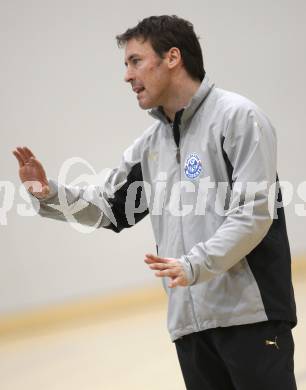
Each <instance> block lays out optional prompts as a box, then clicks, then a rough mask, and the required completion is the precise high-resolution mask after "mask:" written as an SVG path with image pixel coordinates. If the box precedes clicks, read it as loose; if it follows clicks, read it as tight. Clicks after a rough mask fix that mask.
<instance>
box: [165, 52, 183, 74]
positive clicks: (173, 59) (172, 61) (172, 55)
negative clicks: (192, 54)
mask: <svg viewBox="0 0 306 390" xmlns="http://www.w3.org/2000/svg"><path fill="white" fill-rule="evenodd" d="M167 60H168V68H169V69H173V68H175V67H176V66H177V65H179V64H180V63H181V62H182V56H181V51H180V49H178V48H177V47H171V49H170V50H169V51H168V53H167Z"/></svg>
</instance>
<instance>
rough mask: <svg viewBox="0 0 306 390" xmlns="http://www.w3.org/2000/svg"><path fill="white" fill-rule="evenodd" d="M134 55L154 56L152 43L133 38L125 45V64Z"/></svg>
mask: <svg viewBox="0 0 306 390" xmlns="http://www.w3.org/2000/svg"><path fill="white" fill-rule="evenodd" d="M133 55H135V56H136V55H142V56H144V55H154V56H155V51H154V49H153V48H152V46H151V43H150V41H149V40H148V39H147V40H146V41H143V39H141V38H139V39H136V38H132V39H130V40H129V41H128V42H127V43H126V45H125V62H127V61H128V60H129V59H130V58H131V57H132V56H133Z"/></svg>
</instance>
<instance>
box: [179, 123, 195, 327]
mask: <svg viewBox="0 0 306 390" xmlns="http://www.w3.org/2000/svg"><path fill="white" fill-rule="evenodd" d="M175 125H176V124H174V126H175ZM174 126H173V127H174ZM172 130H174V129H173V128H172ZM177 131H179V125H177ZM180 138H181V137H180ZM175 144H176V143H175ZM176 162H177V164H178V165H179V172H180V179H182V177H181V151H180V140H179V143H178V145H177V149H176ZM180 208H182V199H181V197H180ZM180 223H181V235H182V244H183V249H184V252H185V251H186V250H185V243H184V239H183V222H182V217H181V218H180ZM187 288H188V295H189V300H190V303H191V310H192V314H193V319H194V323H195V326H196V329H197V331H198V332H199V331H200V327H199V324H198V320H197V317H196V313H195V308H194V303H193V298H192V295H191V291H190V286H187Z"/></svg>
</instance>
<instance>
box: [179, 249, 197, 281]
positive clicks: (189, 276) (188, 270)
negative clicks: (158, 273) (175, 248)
mask: <svg viewBox="0 0 306 390" xmlns="http://www.w3.org/2000/svg"><path fill="white" fill-rule="evenodd" d="M178 261H179V262H180V263H181V264H182V265H183V268H184V271H185V273H186V275H187V281H188V285H192V284H194V282H195V277H194V272H193V268H192V264H191V263H190V261H189V259H188V256H182V257H181V258H180V259H178Z"/></svg>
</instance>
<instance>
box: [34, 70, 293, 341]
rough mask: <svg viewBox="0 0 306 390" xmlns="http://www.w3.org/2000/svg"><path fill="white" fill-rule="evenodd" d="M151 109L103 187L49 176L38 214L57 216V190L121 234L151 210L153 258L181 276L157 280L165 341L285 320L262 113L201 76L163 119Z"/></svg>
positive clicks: (285, 256) (284, 274)
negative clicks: (183, 280)
mask: <svg viewBox="0 0 306 390" xmlns="http://www.w3.org/2000/svg"><path fill="white" fill-rule="evenodd" d="M150 114H151V115H152V116H153V117H154V118H155V119H156V121H155V123H154V124H153V125H152V126H151V127H150V128H149V129H147V131H145V132H144V134H143V135H142V136H141V137H140V138H138V139H137V140H136V141H135V142H134V143H133V145H132V146H131V147H130V148H128V149H127V150H126V151H125V153H124V154H123V158H122V161H121V163H120V165H119V167H118V168H116V169H114V170H112V171H111V172H110V174H109V175H108V177H107V180H106V181H105V183H104V184H103V186H89V187H86V188H77V187H64V188H63V187H60V186H58V184H57V183H56V182H54V181H52V180H51V181H50V186H51V194H50V196H49V197H48V198H47V199H46V200H44V201H41V204H40V206H41V207H40V214H41V215H42V216H45V217H50V218H55V219H61V220H65V219H66V216H65V214H64V213H63V206H61V205H60V202H59V196H58V191H59V190H60V191H62V192H61V193H63V194H65V196H66V197H67V200H68V204H69V205H73V204H75V202H76V201H79V200H82V201H83V206H82V207H81V209H80V210H79V211H78V210H74V211H72V212H74V217H75V218H76V219H77V220H78V221H79V222H80V223H83V224H91V225H93V224H95V223H97V221H98V226H99V227H104V228H108V229H112V230H114V231H115V232H120V230H122V229H123V228H126V227H130V226H132V225H133V224H135V223H137V222H138V221H140V220H141V219H142V218H143V217H145V216H146V215H147V214H150V217H151V221H152V226H153V230H154V235H155V240H156V245H157V249H158V255H159V256H161V257H171V258H178V259H180V261H181V262H182V264H183V265H184V268H185V270H186V272H187V275H188V279H189V283H190V285H189V286H188V287H176V288H174V289H169V288H168V287H167V281H166V280H164V281H163V284H164V288H165V290H166V292H167V294H168V299H169V306H168V329H169V332H170V336H171V339H172V340H176V339H177V338H179V337H181V336H183V335H186V334H189V333H193V332H197V331H200V330H204V329H208V328H214V327H219V326H231V325H238V324H248V323H254V322H259V321H265V320H268V319H280V320H288V321H290V322H291V323H292V325H294V324H295V323H296V315H295V303H294V295H293V289H292V283H291V260H290V250H289V244H288V239H287V232H286V224H285V217H284V210H283V208H282V207H281V206H279V205H281V193H280V191H278V187H277V186H276V198H277V201H278V202H277V205H278V207H276V206H273V200H274V194H273V191H272V192H271V188H270V186H271V185H272V184H273V183H275V182H276V181H277V182H278V179H277V173H276V137H275V131H274V129H273V127H272V126H271V124H270V121H269V119H268V118H267V117H266V115H265V114H264V113H263V112H262V111H261V110H260V109H259V108H258V107H257V106H256V105H255V104H254V103H252V102H251V101H249V100H248V99H246V98H244V97H242V96H240V95H238V94H235V93H232V92H228V91H225V90H222V89H219V88H216V87H215V86H214V85H213V84H212V83H211V82H210V81H209V79H208V77H207V76H205V78H204V80H203V82H202V84H201V86H200V88H199V90H198V91H197V93H196V94H195V95H194V97H193V98H192V100H191V101H190V103H189V105H188V106H187V107H185V108H184V109H183V110H181V111H180V112H178V113H177V114H176V117H175V121H174V123H173V124H172V125H171V124H170V123H169V121H168V120H167V118H166V116H165V115H164V113H163V110H162V109H161V108H157V109H153V110H152V111H150ZM254 186H257V187H256V191H254ZM272 188H273V187H272ZM271 194H272V195H271ZM271 200H272V202H271ZM271 204H272V206H271ZM52 205H55V206H52ZM271 207H272V211H271ZM71 210H73V206H71ZM273 216H274V218H273Z"/></svg>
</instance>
